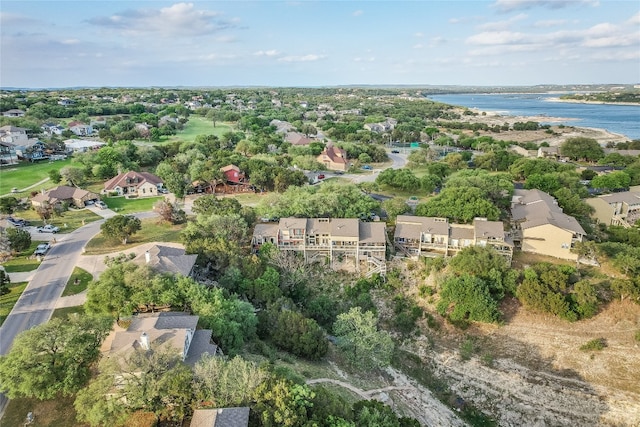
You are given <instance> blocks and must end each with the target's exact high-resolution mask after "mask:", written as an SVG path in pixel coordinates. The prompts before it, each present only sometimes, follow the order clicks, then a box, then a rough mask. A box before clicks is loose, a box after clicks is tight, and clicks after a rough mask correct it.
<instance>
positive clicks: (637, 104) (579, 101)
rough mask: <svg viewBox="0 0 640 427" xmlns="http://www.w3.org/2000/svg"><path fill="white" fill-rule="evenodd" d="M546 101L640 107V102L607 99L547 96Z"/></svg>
mask: <svg viewBox="0 0 640 427" xmlns="http://www.w3.org/2000/svg"><path fill="white" fill-rule="evenodd" d="M546 101H548V102H567V103H569V104H595V105H626V106H631V107H640V103H637V102H606V101H589V100H584V99H561V98H547V99H546Z"/></svg>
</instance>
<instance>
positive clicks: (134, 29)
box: [89, 3, 236, 37]
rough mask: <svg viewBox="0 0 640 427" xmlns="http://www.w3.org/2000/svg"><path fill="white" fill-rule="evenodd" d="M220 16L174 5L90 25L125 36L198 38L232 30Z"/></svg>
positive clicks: (97, 20)
mask: <svg viewBox="0 0 640 427" xmlns="http://www.w3.org/2000/svg"><path fill="white" fill-rule="evenodd" d="M219 16H220V14H218V13H217V12H213V11H208V10H199V9H196V8H195V6H194V4H193V3H175V4H173V5H171V6H168V7H163V8H161V9H136V10H127V11H124V12H120V13H117V14H114V15H111V16H108V17H105V16H103V17H96V18H93V19H90V20H89V23H91V24H94V25H97V26H102V27H107V28H115V29H119V30H122V31H124V32H125V33H127V34H135V35H143V34H149V35H153V36H154V37H155V36H158V35H162V36H168V37H174V36H198V35H205V34H212V33H215V32H218V31H221V30H224V29H228V28H233V27H235V26H236V23H235V22H232V21H225V20H222V19H220V18H219Z"/></svg>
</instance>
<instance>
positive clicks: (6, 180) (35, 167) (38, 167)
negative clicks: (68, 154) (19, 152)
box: [0, 159, 72, 197]
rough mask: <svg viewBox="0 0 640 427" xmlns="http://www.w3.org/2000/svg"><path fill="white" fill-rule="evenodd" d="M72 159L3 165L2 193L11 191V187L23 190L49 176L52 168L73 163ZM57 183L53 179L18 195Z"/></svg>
mask: <svg viewBox="0 0 640 427" xmlns="http://www.w3.org/2000/svg"><path fill="white" fill-rule="evenodd" d="M71 161H72V160H71V159H66V160H56V161H55V162H52V163H49V162H47V161H45V162H41V163H29V162H23V163H20V164H18V165H13V166H6V167H2V168H0V195H3V194H7V193H10V192H11V189H12V188H14V187H17V188H18V189H20V190H22V189H23V188H25V187H28V186H30V185H33V184H35V183H37V182H39V181H41V180H43V179H45V178H49V171H50V170H51V169H57V170H60V169H62V168H63V167H64V166H68V165H69V164H71ZM56 185H57V184H54V183H53V182H51V181H47V182H46V183H44V184H42V185H39V186H37V187H35V188H33V189H32V190H29V191H27V192H24V193H19V194H18V196H21V197H25V196H27V195H28V193H29V192H30V191H37V190H40V189H41V188H51V187H55V186H56Z"/></svg>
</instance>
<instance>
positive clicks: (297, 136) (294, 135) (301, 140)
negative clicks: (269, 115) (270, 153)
mask: <svg viewBox="0 0 640 427" xmlns="http://www.w3.org/2000/svg"><path fill="white" fill-rule="evenodd" d="M284 140H285V141H286V142H289V143H291V145H309V144H310V143H311V138H309V137H307V136H306V135H304V134H301V133H300V132H287V133H286V134H285V136H284Z"/></svg>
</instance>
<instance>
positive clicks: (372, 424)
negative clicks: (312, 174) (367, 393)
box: [353, 400, 420, 427]
mask: <svg viewBox="0 0 640 427" xmlns="http://www.w3.org/2000/svg"><path fill="white" fill-rule="evenodd" d="M353 412H354V421H355V424H356V425H357V426H358V427H379V426H385V427H420V423H419V422H418V420H416V419H414V418H409V417H398V416H397V415H396V414H395V412H393V409H391V407H390V406H388V405H385V404H384V403H382V402H380V401H378V400H361V401H359V402H356V403H354V404H353Z"/></svg>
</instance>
